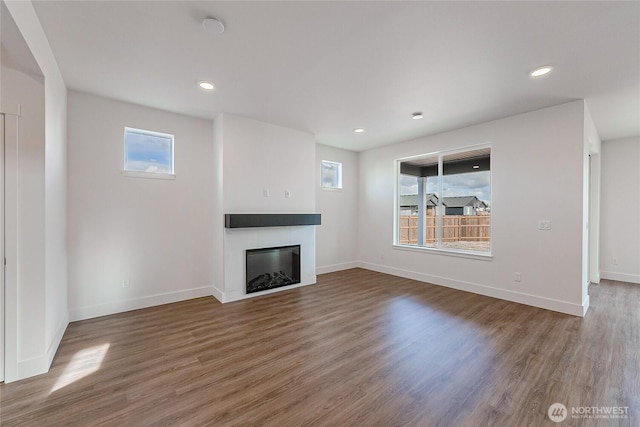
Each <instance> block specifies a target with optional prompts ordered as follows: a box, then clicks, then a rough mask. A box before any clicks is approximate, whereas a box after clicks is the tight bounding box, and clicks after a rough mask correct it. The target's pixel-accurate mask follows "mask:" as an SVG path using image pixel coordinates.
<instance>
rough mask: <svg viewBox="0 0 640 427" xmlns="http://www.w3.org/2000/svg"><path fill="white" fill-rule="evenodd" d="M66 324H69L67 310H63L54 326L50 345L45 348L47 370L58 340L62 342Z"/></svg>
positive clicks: (58, 342) (54, 354)
mask: <svg viewBox="0 0 640 427" xmlns="http://www.w3.org/2000/svg"><path fill="white" fill-rule="evenodd" d="M67 326H69V312H68V311H65V313H64V316H63V317H62V320H61V321H60V324H59V325H58V327H57V328H56V334H55V336H54V337H53V340H52V341H51V345H50V346H49V349H47V370H48V368H50V367H51V363H53V358H54V357H55V356H56V352H57V351H58V347H60V342H62V337H63V336H64V333H65V331H66V330H67Z"/></svg>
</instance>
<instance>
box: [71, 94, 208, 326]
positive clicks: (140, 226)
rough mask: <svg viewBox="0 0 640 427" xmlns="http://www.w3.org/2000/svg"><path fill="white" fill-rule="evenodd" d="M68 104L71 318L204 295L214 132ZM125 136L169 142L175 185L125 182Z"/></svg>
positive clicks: (90, 100)
mask: <svg viewBox="0 0 640 427" xmlns="http://www.w3.org/2000/svg"><path fill="white" fill-rule="evenodd" d="M68 100H69V109H68V114H69V151H68V176H69V185H68V197H69V205H68V218H69V234H68V244H69V247H68V250H69V309H70V313H71V318H72V319H73V320H79V319H86V318H90V317H95V316H101V315H105V314H111V313H116V312H121V311H126V310H131V309H136V308H142V307H147V306H151V305H158V304H162V303H167V302H173V301H178V300H183V299H188V298H194V297H199V296H203V295H211V293H212V285H213V280H214V266H213V264H212V262H211V260H212V258H213V215H214V210H213V194H214V193H213V191H212V182H214V171H213V168H212V160H211V159H212V158H213V143H212V134H211V132H212V122H211V121H208V120H202V119H195V118H191V117H186V116H181V115H177V114H173V113H168V112H164V111H160V110H154V109H150V108H146V107H141V106H137V105H132V104H127V103H124V102H119V101H114V100H110V99H106V98H102V97H98V96H94V95H89V94H85V93H79V92H73V91H70V92H69V98H68ZM125 126H128V127H134V128H138V129H145V130H151V131H157V132H163V133H169V134H172V135H174V136H175V143H174V145H175V147H174V151H175V175H176V178H175V180H164V179H149V178H133V177H129V176H124V175H123V173H122V168H123V157H124V153H123V150H124V142H123V135H124V128H125ZM123 280H128V281H129V284H128V287H126V288H124V287H123V286H122V283H123Z"/></svg>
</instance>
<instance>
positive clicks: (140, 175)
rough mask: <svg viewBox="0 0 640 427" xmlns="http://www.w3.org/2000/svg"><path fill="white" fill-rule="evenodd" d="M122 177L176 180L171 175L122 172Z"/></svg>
mask: <svg viewBox="0 0 640 427" xmlns="http://www.w3.org/2000/svg"><path fill="white" fill-rule="evenodd" d="M122 175H123V176H126V177H127V178H151V179H172V180H173V179H176V176H175V174H171V173H157V172H135V171H122Z"/></svg>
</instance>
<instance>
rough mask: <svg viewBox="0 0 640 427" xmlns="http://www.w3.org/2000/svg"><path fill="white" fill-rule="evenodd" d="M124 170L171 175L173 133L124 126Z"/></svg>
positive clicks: (151, 174)
mask: <svg viewBox="0 0 640 427" xmlns="http://www.w3.org/2000/svg"><path fill="white" fill-rule="evenodd" d="M124 170H125V172H137V173H142V174H149V176H153V175H154V174H155V175H173V135H169V134H166V133H160V132H152V131H148V130H140V129H133V128H124Z"/></svg>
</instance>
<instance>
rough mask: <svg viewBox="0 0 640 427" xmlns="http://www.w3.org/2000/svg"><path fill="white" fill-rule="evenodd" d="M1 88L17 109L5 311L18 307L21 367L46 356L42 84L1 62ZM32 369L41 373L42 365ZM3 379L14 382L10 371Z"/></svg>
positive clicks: (10, 155)
mask: <svg viewBox="0 0 640 427" xmlns="http://www.w3.org/2000/svg"><path fill="white" fill-rule="evenodd" d="M2 86H3V87H2V110H3V111H15V108H12V107H15V106H17V105H18V104H20V109H21V116H20V120H19V137H10V138H7V141H6V150H5V154H6V163H5V164H6V176H5V179H6V198H5V200H6V230H7V241H6V247H7V275H8V280H7V286H8V287H9V288H15V289H17V292H15V293H14V292H13V290H10V291H9V294H10V295H12V296H14V298H8V300H7V303H8V304H7V305H8V306H9V305H11V306H12V307H7V308H8V313H11V309H12V308H13V307H16V308H17V309H16V311H15V316H16V318H15V319H16V322H17V337H19V339H17V343H16V344H15V345H16V347H15V349H16V350H17V352H16V358H17V363H18V367H19V370H20V371H24V370H25V368H24V367H23V366H24V365H29V366H32V365H44V361H45V360H46V359H43V358H42V357H43V355H44V354H45V344H46V343H45V331H46V328H45V323H46V319H45V299H46V298H45V297H46V295H45V293H44V290H45V252H44V242H45V220H44V213H45V197H44V191H45V186H44V158H45V131H44V82H43V81H42V79H40V80H38V79H35V78H33V77H30V76H27V75H25V74H24V73H22V72H20V71H17V70H13V69H11V68H7V67H4V66H3V67H2ZM12 119H13V118H9V117H8V118H7V120H8V121H11V120H12ZM12 299H13V301H12ZM14 304H15V306H14ZM9 336H11V335H9ZM7 344H8V345H7V347H8V348H9V347H11V344H10V343H7ZM33 369H35V370H36V371H37V372H38V373H40V371H42V370H43V369H44V370H46V367H44V366H38V367H34V368H33ZM17 375H18V376H21V375H20V374H19V373H18V374H17ZM7 377H8V380H9V381H11V380H12V375H11V373H10V372H8V375H7Z"/></svg>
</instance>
